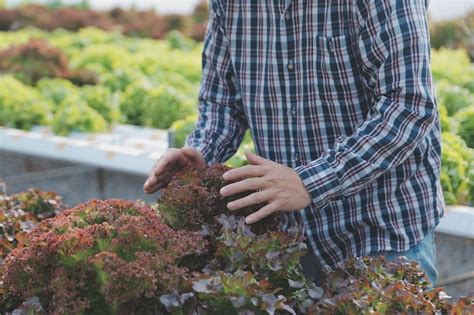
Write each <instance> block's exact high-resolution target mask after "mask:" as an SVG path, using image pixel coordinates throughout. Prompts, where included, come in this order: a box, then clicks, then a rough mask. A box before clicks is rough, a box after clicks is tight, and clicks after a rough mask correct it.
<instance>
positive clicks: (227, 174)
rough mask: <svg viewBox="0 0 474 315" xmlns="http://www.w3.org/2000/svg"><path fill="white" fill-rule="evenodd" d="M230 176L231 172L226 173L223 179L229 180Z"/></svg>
mask: <svg viewBox="0 0 474 315" xmlns="http://www.w3.org/2000/svg"><path fill="white" fill-rule="evenodd" d="M229 176H230V174H229V172H225V173H224V175H222V177H223V178H224V179H227V178H229Z"/></svg>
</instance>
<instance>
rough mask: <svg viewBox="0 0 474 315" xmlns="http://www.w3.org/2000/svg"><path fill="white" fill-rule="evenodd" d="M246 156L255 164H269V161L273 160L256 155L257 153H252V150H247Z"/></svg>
mask: <svg viewBox="0 0 474 315" xmlns="http://www.w3.org/2000/svg"><path fill="white" fill-rule="evenodd" d="M245 157H246V158H247V160H248V161H249V162H250V164H253V165H264V164H268V163H269V162H271V161H270V160H267V159H265V158H263V157H261V156H259V155H256V154H255V153H252V152H250V151H245Z"/></svg>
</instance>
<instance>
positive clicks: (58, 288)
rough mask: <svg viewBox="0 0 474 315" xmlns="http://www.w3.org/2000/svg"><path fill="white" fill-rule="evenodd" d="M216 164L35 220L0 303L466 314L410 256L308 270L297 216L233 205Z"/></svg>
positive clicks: (9, 306)
mask: <svg viewBox="0 0 474 315" xmlns="http://www.w3.org/2000/svg"><path fill="white" fill-rule="evenodd" d="M226 169H227V168H226V167H223V166H219V165H216V166H212V167H209V168H207V167H206V168H202V169H198V170H188V171H185V172H183V173H181V174H179V175H177V176H176V177H175V179H174V180H173V181H172V182H171V183H170V184H169V185H168V186H167V188H166V189H165V190H164V191H163V196H162V198H161V199H160V201H159V203H158V204H156V205H153V206H148V205H145V204H143V203H140V202H133V201H125V200H107V201H100V200H91V201H89V202H86V203H84V204H81V205H78V206H76V207H74V208H72V209H69V210H66V211H65V212H64V213H62V214H60V215H58V216H56V217H55V218H51V219H46V220H44V221H42V222H41V223H40V224H39V225H38V226H37V228H36V229H34V230H33V231H32V232H31V233H29V234H28V235H27V237H26V238H25V239H24V241H23V242H21V244H20V246H19V247H18V248H16V249H15V250H14V251H13V252H12V253H10V254H9V255H8V256H7V258H6V261H5V266H4V270H3V271H4V277H3V283H4V288H3V289H4V292H5V296H4V300H3V304H2V305H3V306H2V307H3V309H2V312H6V311H12V310H14V309H17V311H20V310H21V311H23V312H25V313H26V312H32V313H42V314H63V313H68V314H98V313H100V314H349V313H350V314H362V313H369V312H375V313H379V314H383V313H420V312H421V313H434V312H440V313H451V314H471V313H472V312H473V311H474V309H473V302H474V301H473V299H472V298H462V299H459V300H458V301H453V300H452V299H450V298H449V297H447V296H446V295H445V294H444V293H443V292H442V290H441V289H432V288H431V286H430V283H429V282H428V280H427V278H426V276H425V275H424V273H423V272H422V271H421V270H420V268H419V266H418V265H417V264H416V263H411V262H408V261H406V260H404V259H400V260H398V261H394V262H386V261H385V260H384V259H383V258H382V257H379V258H368V257H366V258H351V259H348V260H347V261H346V262H344V263H340V264H338V265H337V266H334V267H333V268H332V269H331V268H329V267H327V268H326V271H327V278H326V279H316V282H317V283H318V284H316V283H314V282H313V281H312V280H310V279H308V278H305V277H304V275H303V273H302V269H301V266H300V264H299V259H300V257H301V256H303V255H304V254H305V252H306V246H305V245H304V243H303V242H302V240H303V235H302V231H301V229H300V228H294V229H290V230H289V231H286V232H283V231H280V229H279V217H277V216H275V217H271V218H269V219H266V220H265V221H264V222H262V223H259V224H258V225H253V226H248V225H246V224H245V223H244V215H245V214H246V213H248V212H249V211H252V209H243V210H240V211H239V212H237V213H228V212H227V210H225V209H226V208H225V204H226V203H227V202H228V201H229V200H227V198H226V199H222V198H221V197H220V195H219V193H218V191H219V189H220V188H221V187H222V185H224V182H223V180H222V174H223V172H224V171H225V170H226Z"/></svg>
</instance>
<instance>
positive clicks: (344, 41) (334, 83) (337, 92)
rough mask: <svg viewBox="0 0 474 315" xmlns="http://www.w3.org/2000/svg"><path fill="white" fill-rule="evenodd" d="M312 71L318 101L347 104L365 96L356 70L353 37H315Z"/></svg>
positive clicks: (356, 60) (355, 51)
mask: <svg viewBox="0 0 474 315" xmlns="http://www.w3.org/2000/svg"><path fill="white" fill-rule="evenodd" d="M313 43H314V45H316V47H315V49H314V50H313V51H314V55H313V71H314V73H315V79H316V82H315V84H316V90H317V91H318V98H320V99H321V100H322V101H326V102H335V103H339V104H340V103H347V102H354V101H357V100H359V102H360V100H361V99H362V98H363V97H364V95H363V94H364V90H363V85H362V82H361V74H360V72H359V67H358V59H359V58H358V54H359V52H358V49H357V41H356V40H355V39H354V37H353V36H350V35H340V36H321V35H316V38H315V40H314V42H313Z"/></svg>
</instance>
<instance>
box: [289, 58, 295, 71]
mask: <svg viewBox="0 0 474 315" xmlns="http://www.w3.org/2000/svg"><path fill="white" fill-rule="evenodd" d="M287 67H288V70H293V69H294V68H295V65H294V63H293V60H290V61H289V62H288V65H287Z"/></svg>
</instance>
